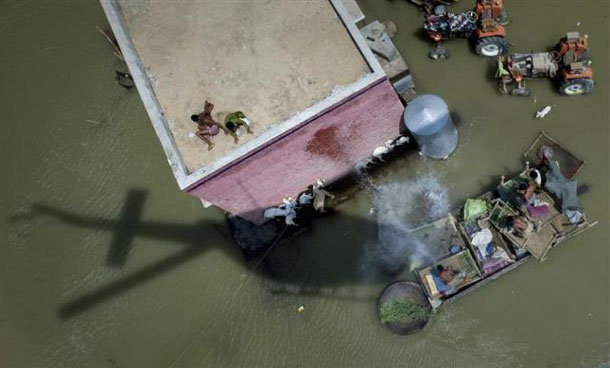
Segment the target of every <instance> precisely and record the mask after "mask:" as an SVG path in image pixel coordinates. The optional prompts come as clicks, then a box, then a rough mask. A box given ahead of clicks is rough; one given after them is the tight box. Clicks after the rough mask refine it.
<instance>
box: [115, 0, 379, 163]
mask: <svg viewBox="0 0 610 368" xmlns="http://www.w3.org/2000/svg"><path fill="white" fill-rule="evenodd" d="M117 4H118V9H119V12H120V15H121V17H122V20H123V22H124V25H125V27H126V30H127V31H128V33H129V36H130V38H131V40H132V42H133V46H134V47H135V50H136V51H137V53H138V55H139V58H140V60H141V63H142V66H143V68H144V69H145V70H146V74H147V76H148V78H149V80H150V84H151V86H152V90H153V92H154V95H155V96H156V99H157V100H158V103H159V105H160V108H161V110H162V112H163V115H164V116H165V119H166V121H167V127H168V128H169V130H170V131H171V135H172V139H173V141H174V142H175V148H176V149H177V153H178V154H179V156H180V157H181V159H182V161H183V163H184V166H185V167H186V170H187V172H188V173H193V172H195V171H197V170H198V169H202V168H204V171H206V172H213V171H215V169H218V168H219V167H221V166H223V165H225V164H227V163H229V162H230V161H232V160H233V159H235V158H237V157H239V156H242V155H244V154H247V153H248V152H250V151H252V150H255V149H256V148H257V147H259V146H260V145H262V144H264V143H265V142H266V141H268V140H269V139H272V138H273V137H274V136H275V135H277V134H278V133H281V132H283V131H285V130H287V129H290V128H291V127H292V126H293V125H294V124H282V123H284V122H286V121H287V120H289V119H290V118H292V117H293V116H297V115H298V114H299V113H300V112H302V111H303V110H305V109H307V108H309V107H311V106H313V105H315V104H316V103H317V102H319V101H321V100H324V99H325V98H326V97H328V96H329V95H331V94H332V93H333V91H336V90H338V89H341V88H342V87H345V86H348V85H350V84H351V83H354V82H356V81H358V80H359V79H361V78H362V77H364V76H365V75H367V74H369V73H370V72H371V69H370V68H369V66H368V64H367V63H366V61H365V60H364V58H363V57H362V55H361V54H360V51H359V50H358V47H357V46H356V45H355V44H354V41H353V40H352V38H351V37H350V35H349V33H348V31H347V30H346V28H345V27H344V25H343V23H342V22H341V20H340V19H339V17H338V15H337V14H336V13H335V11H334V10H333V8H332V5H331V3H330V2H329V1H327V0H313V1H288V2H287V1H281V0H270V1H262V0H253V1H245V2H244V1H214V0H203V1H190V2H175V3H172V4H171V6H168V3H167V2H165V1H160V0H137V1H136V0H117ZM205 100H209V101H210V102H212V103H214V105H215V108H214V111H213V112H212V116H213V118H214V119H215V120H216V121H218V122H220V123H222V122H223V121H224V118H225V116H226V115H227V114H228V113H231V112H235V111H243V112H244V113H245V114H246V116H247V117H248V119H249V120H251V121H252V122H253V124H252V125H253V126H252V130H253V134H242V135H240V137H239V143H238V144H235V143H234V141H233V139H232V138H231V137H230V136H226V135H224V134H222V133H220V134H219V135H217V136H215V137H213V138H212V141H213V142H214V145H215V146H214V148H213V149H212V150H211V151H208V150H207V145H206V144H205V142H203V141H202V140H201V139H199V138H198V137H197V136H195V134H194V132H195V131H196V125H195V124H194V123H193V121H191V120H190V116H191V114H197V113H199V112H201V111H202V110H203V105H204V101H205ZM297 120H299V119H297Z"/></svg>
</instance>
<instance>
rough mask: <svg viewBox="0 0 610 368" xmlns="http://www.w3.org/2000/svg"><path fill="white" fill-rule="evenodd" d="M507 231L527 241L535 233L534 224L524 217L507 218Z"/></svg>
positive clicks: (505, 221) (505, 222)
mask: <svg viewBox="0 0 610 368" xmlns="http://www.w3.org/2000/svg"><path fill="white" fill-rule="evenodd" d="M504 226H505V227H506V229H507V230H508V231H509V232H510V233H513V234H515V235H517V236H518V237H520V238H523V239H527V238H528V237H529V236H530V235H532V233H533V232H534V224H533V223H532V222H531V221H529V220H528V219H527V218H525V217H524V216H506V218H505V220H504Z"/></svg>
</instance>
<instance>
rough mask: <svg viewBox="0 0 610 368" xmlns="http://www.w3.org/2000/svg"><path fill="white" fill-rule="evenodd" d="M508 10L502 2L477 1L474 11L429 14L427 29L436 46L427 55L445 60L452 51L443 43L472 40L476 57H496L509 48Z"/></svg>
mask: <svg viewBox="0 0 610 368" xmlns="http://www.w3.org/2000/svg"><path fill="white" fill-rule="evenodd" d="M506 18H507V17H506V11H505V9H504V1H503V0H476V5H475V7H474V9H473V10H471V11H468V12H465V13H457V14H455V13H442V14H427V15H426V16H425V21H424V30H425V31H426V33H427V34H428V36H429V37H430V38H432V39H433V40H434V42H436V45H435V46H434V47H432V48H431V49H430V52H429V53H428V55H429V56H430V57H431V58H432V59H446V58H448V57H449V52H448V51H447V49H445V48H444V47H443V46H442V45H441V41H443V40H449V39H453V38H470V39H472V40H473V41H474V44H475V49H476V52H477V54H479V55H483V56H487V57H496V56H498V55H502V54H504V53H505V52H506V51H507V49H508V42H507V41H506V39H505V36H506V30H505V29H504V27H503V26H502V24H504V23H505V22H506Z"/></svg>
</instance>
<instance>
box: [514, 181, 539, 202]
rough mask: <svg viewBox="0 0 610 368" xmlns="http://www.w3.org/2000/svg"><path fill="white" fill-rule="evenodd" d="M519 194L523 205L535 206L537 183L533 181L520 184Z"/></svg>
mask: <svg viewBox="0 0 610 368" xmlns="http://www.w3.org/2000/svg"><path fill="white" fill-rule="evenodd" d="M517 194H518V195H519V199H520V203H521V205H522V206H533V205H534V203H535V202H536V184H534V182H532V181H528V182H527V183H521V184H519V186H518V187H517Z"/></svg>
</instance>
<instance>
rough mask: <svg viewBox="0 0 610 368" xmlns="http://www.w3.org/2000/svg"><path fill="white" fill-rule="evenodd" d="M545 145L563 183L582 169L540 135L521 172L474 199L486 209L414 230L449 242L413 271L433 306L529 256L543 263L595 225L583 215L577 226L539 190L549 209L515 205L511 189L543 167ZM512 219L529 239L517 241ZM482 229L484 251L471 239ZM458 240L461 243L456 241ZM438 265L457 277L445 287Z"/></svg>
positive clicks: (459, 213)
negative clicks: (525, 224)
mask: <svg viewBox="0 0 610 368" xmlns="http://www.w3.org/2000/svg"><path fill="white" fill-rule="evenodd" d="M544 146H546V147H550V148H551V149H552V150H553V152H554V154H553V161H557V162H558V164H559V168H560V170H561V174H562V175H563V176H564V177H565V178H566V179H570V180H571V179H572V178H574V177H575V176H576V174H578V172H579V171H580V169H581V168H582V166H583V165H584V161H582V160H580V159H578V158H577V157H575V156H574V155H573V154H572V153H570V152H569V151H568V150H566V149H565V148H563V147H562V146H561V145H560V144H559V143H557V142H556V141H555V140H553V139H552V138H551V137H549V136H548V135H547V134H546V133H544V132H542V133H541V134H540V135H539V136H538V137H537V138H536V140H535V141H534V143H533V144H532V145H531V147H530V148H529V149H528V150H527V151H526V152H525V153H524V159H525V169H524V170H523V171H522V172H521V173H519V174H517V175H514V176H513V177H512V178H511V179H510V180H505V177H502V180H501V183H500V184H499V185H498V186H497V187H496V188H494V189H492V190H490V191H488V192H486V193H484V194H483V195H481V196H480V197H479V198H478V199H480V200H483V201H485V203H486V204H487V209H486V210H484V211H483V212H481V213H480V214H478V215H477V216H476V217H474V218H468V219H466V218H465V217H464V206H462V207H461V208H459V209H458V210H456V211H454V212H452V213H451V214H450V215H449V216H448V217H446V218H444V219H441V220H438V221H436V222H435V223H433V224H430V225H426V226H424V227H421V228H419V229H415V230H414V231H413V232H412V233H413V234H412V235H413V236H416V237H419V238H426V232H429V233H437V234H438V233H444V234H445V235H444V238H445V239H451V241H450V242H447V241H446V240H441V241H440V242H436V246H435V252H434V255H435V260H434V261H433V262H431V263H430V264H428V265H426V266H424V267H421V268H418V269H416V270H415V276H416V279H417V280H418V281H419V283H420V285H421V286H422V289H423V290H424V293H425V294H426V296H427V297H428V300H429V301H430V304H431V305H432V307H433V308H436V307H438V306H440V305H441V304H442V303H446V302H450V301H453V300H455V299H457V298H458V297H461V296H463V295H465V294H467V293H468V292H471V291H473V290H475V289H477V288H479V287H481V286H483V285H485V284H487V283H488V282H489V281H491V280H493V279H495V278H497V277H499V276H501V275H503V274H505V273H506V272H509V271H511V270H513V269H515V268H517V267H518V266H520V265H521V264H523V263H525V262H526V261H528V260H529V259H530V258H532V257H533V258H536V259H538V261H540V262H543V261H544V260H545V259H546V258H547V254H548V252H549V251H550V250H551V249H553V248H555V247H557V246H558V245H560V244H562V243H563V242H564V241H565V240H567V239H568V238H571V237H573V236H576V235H578V234H580V233H581V232H583V231H585V230H588V229H589V228H591V227H592V226H594V225H596V224H597V222H591V221H589V219H588V218H587V216H586V214H585V213H584V211H582V216H581V218H580V221H578V222H577V223H576V224H573V223H572V222H570V219H569V218H568V217H567V216H566V214H564V212H563V211H562V209H561V203H560V201H559V198H557V197H556V196H555V195H554V194H553V193H552V192H551V191H549V190H547V189H546V188H545V187H543V186H540V187H539V188H538V193H537V198H538V200H539V201H541V202H539V203H545V204H546V206H547V207H548V208H547V209H545V210H544V211H538V213H536V212H534V211H532V212H529V207H528V208H527V210H525V211H524V210H523V208H519V206H517V205H516V204H515V203H514V201H513V199H514V196H515V187H516V186H517V185H518V184H519V183H521V182H524V181H527V180H529V178H528V173H529V171H530V163H536V165H537V167H539V168H542V167H543V164H542V162H540V161H541V160H540V158H539V157H538V152H539V151H540V149H541V147H544ZM479 203H481V202H479ZM514 215H519V216H523V217H522V218H526V219H527V220H528V221H530V222H531V223H532V224H533V231H532V233H531V234H530V235H529V236H527V237H521V236H519V235H518V234H515V232H513V231H511V230H510V229H508V228H507V227H506V226H505V225H504V223H505V219H506V218H507V216H514ZM484 229H487V230H488V231H489V233H487V234H486V235H487V239H491V241H489V243H490V244H487V248H483V249H482V247H480V246H479V247H477V246H475V245H474V244H473V240H474V239H473V237H474V236H475V235H476V234H477V233H479V232H480V231H482V230H484ZM441 230H442V231H441ZM458 238H459V239H460V240H456V239H458ZM439 244H440V245H439ZM483 253H485V254H483ZM439 265H441V266H443V267H444V268H450V269H452V270H454V271H458V273H457V277H454V279H453V280H451V281H450V282H449V283H443V282H442V281H440V283H439V277H438V275H439V271H438V270H437V268H438V266H439ZM439 286H443V287H441V288H439ZM439 289H443V290H439Z"/></svg>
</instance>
